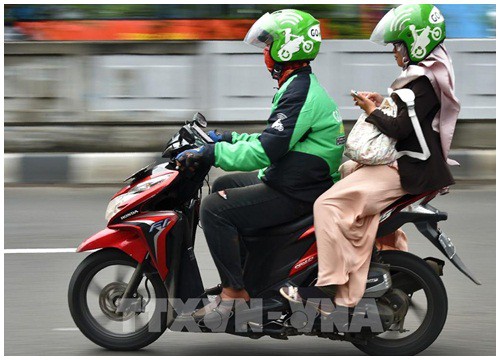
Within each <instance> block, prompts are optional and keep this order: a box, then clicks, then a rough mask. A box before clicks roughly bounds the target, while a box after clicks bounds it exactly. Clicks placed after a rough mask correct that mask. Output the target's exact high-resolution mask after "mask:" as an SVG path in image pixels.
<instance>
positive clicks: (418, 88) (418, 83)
mask: <svg viewBox="0 0 500 360" xmlns="http://www.w3.org/2000/svg"><path fill="white" fill-rule="evenodd" d="M408 87H409V88H410V89H411V90H412V91H413V92H414V93H415V111H416V113H417V117H418V120H419V122H420V123H422V122H423V121H425V120H426V119H427V117H428V115H429V113H430V112H435V111H436V108H438V107H439V100H438V99H437V96H436V94H435V92H434V88H433V87H432V85H431V83H430V81H429V79H428V78H427V77H425V76H421V77H419V78H418V79H416V80H415V81H413V82H412V83H411V84H410V86H408ZM394 101H395V102H396V104H397V106H398V113H397V115H396V117H393V116H389V115H386V114H384V113H383V112H382V111H381V110H379V109H377V110H375V111H373V112H372V113H371V114H370V116H368V117H367V118H366V122H369V123H371V124H373V125H375V126H376V127H377V128H378V129H379V130H380V131H381V132H382V133H384V134H385V135H387V136H389V137H392V138H393V139H396V140H401V139H405V138H407V137H408V136H409V135H410V134H411V133H413V131H414V129H413V125H412V123H411V119H410V116H409V115H408V109H407V107H406V104H405V103H404V102H403V101H401V100H400V99H399V97H397V96H396V95H394Z"/></svg>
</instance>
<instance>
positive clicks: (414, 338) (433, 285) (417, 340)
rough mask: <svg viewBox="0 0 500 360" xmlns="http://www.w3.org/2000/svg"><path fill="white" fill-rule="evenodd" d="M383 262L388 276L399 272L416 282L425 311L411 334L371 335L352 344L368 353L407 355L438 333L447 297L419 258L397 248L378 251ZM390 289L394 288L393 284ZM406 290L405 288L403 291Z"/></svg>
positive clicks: (424, 345)
mask: <svg viewBox="0 0 500 360" xmlns="http://www.w3.org/2000/svg"><path fill="white" fill-rule="evenodd" d="M380 255H381V257H382V260H383V262H384V263H386V264H389V265H390V266H391V276H394V274H397V273H398V272H403V273H405V274H406V275H407V276H408V275H409V276H411V278H412V279H413V280H414V281H416V282H418V284H419V285H420V286H421V287H422V290H419V291H424V293H425V297H426V299H427V312H426V314H425V318H424V320H423V322H422V324H421V325H420V326H419V327H418V329H416V330H415V331H414V332H413V333H412V334H410V335H408V336H406V337H404V338H401V339H386V338H383V337H382V336H383V334H381V336H374V337H372V338H369V339H368V340H367V343H366V344H359V343H353V345H354V346H356V347H357V348H358V349H359V350H361V351H363V352H364V353H366V354H368V355H378V356H382V355H390V356H395V355H399V356H408V355H415V354H418V353H420V352H421V351H423V350H425V349H427V348H428V347H429V346H430V345H431V344H432V343H433V342H434V341H435V340H436V339H437V337H438V336H439V334H440V333H441V330H442V329H443V327H444V324H445V322H446V317H447V313H448V297H447V295H446V289H445V287H444V285H443V282H442V281H441V278H440V277H439V276H438V275H437V274H436V272H435V271H434V270H433V269H432V268H431V267H430V266H429V265H428V264H427V263H426V262H425V261H424V260H422V259H421V258H419V257H418V256H415V255H413V254H411V253H407V252H401V251H382V252H380ZM393 288H398V285H397V283H393ZM402 290H403V291H404V289H402ZM405 292H408V291H405Z"/></svg>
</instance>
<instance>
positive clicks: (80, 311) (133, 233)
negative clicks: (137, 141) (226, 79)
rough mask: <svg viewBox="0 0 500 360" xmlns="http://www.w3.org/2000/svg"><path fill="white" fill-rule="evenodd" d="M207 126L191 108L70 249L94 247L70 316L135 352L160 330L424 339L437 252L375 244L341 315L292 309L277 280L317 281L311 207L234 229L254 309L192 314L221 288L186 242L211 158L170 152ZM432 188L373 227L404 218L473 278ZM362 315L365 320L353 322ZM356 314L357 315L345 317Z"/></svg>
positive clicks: (421, 344)
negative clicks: (306, 212)
mask: <svg viewBox="0 0 500 360" xmlns="http://www.w3.org/2000/svg"><path fill="white" fill-rule="evenodd" d="M206 125H207V123H206V120H205V118H204V117H203V116H202V115H201V114H199V113H197V114H196V115H195V117H194V118H193V121H191V122H189V123H187V124H186V125H185V126H183V127H182V128H181V129H180V131H179V132H178V133H177V134H176V135H175V136H174V137H173V138H172V139H171V140H170V141H169V142H168V143H167V146H166V149H165V150H164V152H163V155H162V157H164V158H167V159H168V161H167V162H165V163H162V164H151V165H149V166H147V167H145V168H143V169H141V170H139V171H138V172H137V173H135V174H134V175H132V176H131V177H130V178H128V179H127V180H128V181H129V185H127V186H126V187H124V188H123V189H122V190H120V191H119V192H118V193H116V194H115V195H114V196H113V198H112V199H111V201H110V203H109V205H108V208H107V211H106V219H107V220H108V225H107V228H106V229H104V230H102V231H100V232H99V233H97V234H95V235H94V236H92V237H90V238H89V239H87V240H85V241H84V242H83V243H82V244H81V245H80V246H79V247H78V250H77V251H78V252H84V251H91V250H92V251H93V252H92V253H91V254H90V255H89V256H88V257H87V258H85V260H83V261H82V263H81V264H80V265H79V266H78V267H77V269H76V270H75V272H74V274H73V276H72V278H71V282H70V285H69V292H68V301H69V308H70V312H71V315H72V317H73V320H74V321H75V323H76V325H77V326H78V328H79V329H80V330H81V331H82V333H83V334H84V335H85V336H86V337H87V338H89V339H90V340H91V341H93V342H94V343H96V344H97V345H100V346H102V347H105V348H107V349H112V350H136V349H140V348H142V347H145V346H147V345H149V344H150V343H152V342H153V341H155V340H156V339H158V338H159V337H160V336H161V335H162V334H163V332H164V331H165V330H166V329H170V330H172V331H191V332H220V331H223V332H226V333H231V334H235V335H239V336H247V337H250V338H259V337H262V336H271V337H273V338H277V339H287V338H288V337H289V336H294V335H302V334H306V335H315V336H319V337H322V338H326V339H332V340H345V341H350V342H352V343H353V344H354V345H355V346H356V347H358V348H359V349H361V350H362V351H364V352H365V353H367V354H372V355H412V354H417V353H419V352H420V351H422V350H424V349H426V348H427V347H428V346H429V345H431V344H432V343H433V342H434V340H435V339H436V338H437V337H438V335H439V334H440V332H441V330H442V328H443V326H444V324H445V321H446V317H447V310H448V301H447V295H446V290H445V287H444V285H443V282H442V281H441V278H440V276H441V275H443V272H442V271H443V265H444V261H442V260H439V259H435V258H427V259H421V258H419V257H417V256H415V255H413V254H411V253H408V252H401V251H377V249H376V248H375V249H374V251H373V263H372V264H373V265H372V266H371V268H370V272H369V275H368V279H367V286H366V292H365V295H364V298H363V300H362V302H360V304H361V305H359V306H357V307H356V308H355V309H347V310H345V309H344V310H345V311H343V312H342V313H343V315H342V316H339V314H338V313H336V312H335V311H334V312H332V313H331V314H323V313H322V312H318V311H312V312H311V311H309V310H308V309H306V308H303V309H298V310H297V309H294V308H293V306H292V305H291V304H289V303H288V302H287V301H286V300H285V299H284V298H282V297H281V295H280V293H279V289H280V288H281V287H283V286H308V285H311V284H314V282H315V281H316V277H317V259H318V257H317V249H316V239H315V235H314V228H313V226H312V225H313V216H312V214H311V215H310V216H307V217H304V218H301V219H298V220H296V221H293V222H291V223H287V224H282V225H280V226H277V227H274V228H267V229H261V228H258V224H248V229H244V230H243V231H242V239H241V240H242V242H243V243H244V245H245V248H246V254H245V259H244V282H245V286H246V289H247V290H248V292H249V294H250V296H251V297H252V298H253V299H259V300H260V304H259V307H257V310H258V311H257V310H256V312H255V313H252V309H251V308H249V309H245V311H244V312H243V314H245V316H246V317H245V316H243V317H240V321H239V322H237V321H236V320H237V319H234V318H238V314H236V316H234V317H232V318H231V319H229V322H228V323H226V324H224V326H223V327H220V326H219V327H218V328H217V329H216V328H214V327H213V326H209V325H210V324H205V323H204V322H203V319H199V318H197V317H195V316H194V315H193V314H194V312H195V311H196V310H197V309H198V308H200V307H202V306H203V305H204V304H206V303H207V302H208V299H210V298H212V297H214V296H216V295H217V294H219V293H220V291H221V288H220V286H216V287H213V288H210V289H206V290H205V289H204V287H203V284H202V281H201V276H200V272H199V269H198V265H197V262H196V258H195V256H194V251H193V248H194V245H195V232H196V228H197V225H198V216H199V207H200V200H201V195H202V192H201V189H202V187H203V184H204V181H205V179H206V177H207V174H208V172H209V170H210V168H208V167H202V166H200V167H198V168H197V169H196V171H194V172H190V171H182V172H181V171H178V170H177V168H176V163H175V156H176V155H177V154H179V153H180V152H182V151H184V150H186V149H191V148H196V147H199V146H202V145H203V144H206V143H211V142H212V140H211V139H210V137H208V135H207V134H206V133H205V132H204V131H203V130H202V128H204V127H206ZM127 180H126V181H127ZM437 194H438V192H431V193H425V194H421V195H418V196H412V195H406V196H403V197H402V198H401V199H399V200H398V201H396V202H395V203H393V204H392V205H391V206H389V207H388V208H387V209H386V210H384V211H383V213H382V216H381V220H380V226H379V230H378V234H377V236H379V237H382V236H385V235H387V234H390V233H392V232H394V231H395V230H396V229H398V228H399V227H401V226H402V225H403V224H405V223H410V222H411V223H414V224H415V226H416V227H417V229H418V230H419V231H420V232H421V233H422V234H423V235H424V236H425V237H426V238H427V239H429V240H430V242H431V243H432V244H434V245H435V246H436V247H437V248H438V249H439V250H440V251H441V252H442V253H443V254H444V255H445V256H446V258H447V259H449V260H450V261H451V262H452V263H453V264H454V265H455V266H456V267H457V268H458V269H459V270H460V271H461V272H463V273H464V274H465V275H466V276H468V277H469V278H470V279H471V280H472V281H474V282H475V283H476V284H480V282H479V281H478V280H477V279H476V278H475V277H474V275H473V274H472V273H471V272H470V271H469V270H468V269H467V268H466V266H465V265H464V264H463V263H462V261H461V260H460V258H459V257H458V255H457V253H456V250H455V246H454V245H453V244H452V242H451V241H450V239H449V238H448V236H446V234H445V233H444V232H442V231H441V230H440V229H439V228H438V226H437V223H438V222H439V221H443V220H446V219H447V214H446V213H444V212H441V211H439V210H437V209H435V208H434V207H432V206H431V205H429V202H430V201H431V200H432V199H433V198H434V197H435V196H436V195H437ZM96 250H97V251H96ZM340 312H341V311H340V309H339V313H340ZM359 314H361V317H360V316H359ZM344 315H345V316H344ZM248 316H251V318H249V317H248ZM368 318H371V319H370V323H369V324H367V323H366V322H364V323H363V321H364V320H366V319H368ZM241 319H243V321H241ZM356 319H358V320H359V319H361V324H358V325H356V326H354V325H355V324H354V323H355V322H356ZM363 319H364V320H363ZM374 319H375V321H373V320H374ZM358 322H359V321H358ZM325 324H327V325H328V326H325ZM374 324H375V325H377V326H373V325H374ZM243 325H244V326H243ZM306 325H307V326H306Z"/></svg>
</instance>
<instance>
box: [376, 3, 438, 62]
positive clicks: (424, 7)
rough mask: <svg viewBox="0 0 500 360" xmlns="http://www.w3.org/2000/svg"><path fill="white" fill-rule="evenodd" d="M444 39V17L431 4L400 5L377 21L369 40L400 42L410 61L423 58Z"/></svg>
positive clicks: (417, 60) (383, 42) (384, 43)
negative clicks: (404, 46) (406, 50)
mask: <svg viewBox="0 0 500 360" xmlns="http://www.w3.org/2000/svg"><path fill="white" fill-rule="evenodd" d="M445 37H446V27H445V24H444V17H443V15H441V12H440V11H439V9H438V8H437V7H435V6H434V5H428V4H420V5H419V4H417V5H400V6H398V7H397V8H395V9H392V10H391V11H389V12H388V13H387V14H385V16H384V17H383V18H382V20H380V21H379V23H378V24H377V26H376V27H375V30H373V33H372V35H371V37H370V40H371V41H373V42H375V43H379V44H383V45H386V44H388V43H394V42H403V43H404V44H405V45H406V49H408V56H409V57H410V60H411V61H412V62H417V63H418V62H420V61H422V60H423V59H425V58H426V57H427V56H428V55H429V54H430V53H431V52H432V50H434V48H435V47H436V46H438V45H439V43H441V42H442V41H443V40H444V39H445Z"/></svg>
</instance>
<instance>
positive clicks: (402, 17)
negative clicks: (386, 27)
mask: <svg viewBox="0 0 500 360" xmlns="http://www.w3.org/2000/svg"><path fill="white" fill-rule="evenodd" d="M412 12H413V10H412V9H408V10H406V11H403V12H402V13H401V14H398V15H397V16H395V17H394V19H392V22H391V31H395V30H403V28H404V24H405V22H408V21H411V18H410V16H411V13H412Z"/></svg>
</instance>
